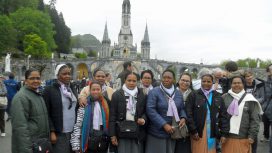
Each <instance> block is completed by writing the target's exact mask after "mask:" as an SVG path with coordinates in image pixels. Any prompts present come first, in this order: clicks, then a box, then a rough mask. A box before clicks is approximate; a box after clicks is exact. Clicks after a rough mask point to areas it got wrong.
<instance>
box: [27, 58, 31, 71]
mask: <svg viewBox="0 0 272 153" xmlns="http://www.w3.org/2000/svg"><path fill="white" fill-rule="evenodd" d="M30 58H31V55H28V56H27V69H29V59H30Z"/></svg>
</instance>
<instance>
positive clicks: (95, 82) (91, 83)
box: [89, 80, 102, 89]
mask: <svg viewBox="0 0 272 153" xmlns="http://www.w3.org/2000/svg"><path fill="white" fill-rule="evenodd" d="M94 84H98V85H99V86H100V87H101V89H102V85H101V84H100V83H99V82H98V81H96V80H93V81H91V82H90V84H89V87H90V89H91V87H92V85H94Z"/></svg>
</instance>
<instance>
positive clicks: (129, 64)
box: [123, 61, 131, 69]
mask: <svg viewBox="0 0 272 153" xmlns="http://www.w3.org/2000/svg"><path fill="white" fill-rule="evenodd" d="M129 66H131V61H127V62H125V63H124V64H123V67H124V69H127V68H128V67H129Z"/></svg>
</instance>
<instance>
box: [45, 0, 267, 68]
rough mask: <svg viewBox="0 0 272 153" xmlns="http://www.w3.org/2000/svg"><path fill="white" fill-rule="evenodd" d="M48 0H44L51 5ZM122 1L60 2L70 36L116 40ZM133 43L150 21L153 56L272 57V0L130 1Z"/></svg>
mask: <svg viewBox="0 0 272 153" xmlns="http://www.w3.org/2000/svg"><path fill="white" fill-rule="evenodd" d="M48 1H49V0H45V2H46V3H47V2H48ZM122 3H123V0H57V4H56V7H57V10H58V11H60V12H62V13H63V15H64V18H65V21H66V24H67V25H68V26H69V27H70V28H71V30H72V35H76V34H92V35H94V36H96V37H97V38H98V39H99V40H100V41H101V39H102V37H103V31H104V26H105V22H106V21H107V23H108V31H109V37H110V39H111V42H112V44H113V43H114V42H118V33H119V31H120V28H121V11H122ZM130 3H131V27H132V33H133V36H134V43H137V45H138V52H140V42H141V40H142V39H143V37H144V30H145V25H146V23H147V25H148V30H149V38H150V42H151V58H155V57H157V58H158V59H163V60H170V61H179V62H189V63H200V62H201V60H202V61H203V63H204V64H215V63H220V62H221V61H222V60H225V59H231V60H237V59H241V58H242V59H243V58H247V57H250V58H260V59H263V60H266V59H271V58H272V0H130Z"/></svg>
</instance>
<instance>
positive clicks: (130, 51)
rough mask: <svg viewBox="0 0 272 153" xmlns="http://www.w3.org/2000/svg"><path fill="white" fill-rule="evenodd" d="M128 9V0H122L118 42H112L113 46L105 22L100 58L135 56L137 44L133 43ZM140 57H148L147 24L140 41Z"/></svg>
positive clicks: (129, 57) (133, 57) (130, 57)
mask: <svg viewBox="0 0 272 153" xmlns="http://www.w3.org/2000/svg"><path fill="white" fill-rule="evenodd" d="M130 10H131V5H130V1H129V0H124V1H123V4H122V25H121V30H120V32H119V36H118V43H114V44H113V46H112V45H111V40H110V38H109V35H108V28H107V23H106V25H105V29H104V34H103V39H102V46H101V50H100V52H99V57H100V58H109V57H113V58H124V59H136V58H137V44H135V45H133V34H132V31H131V12H130ZM141 59H150V42H149V36H148V29H147V25H146V27H145V33H144V38H143V40H142V41H141Z"/></svg>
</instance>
